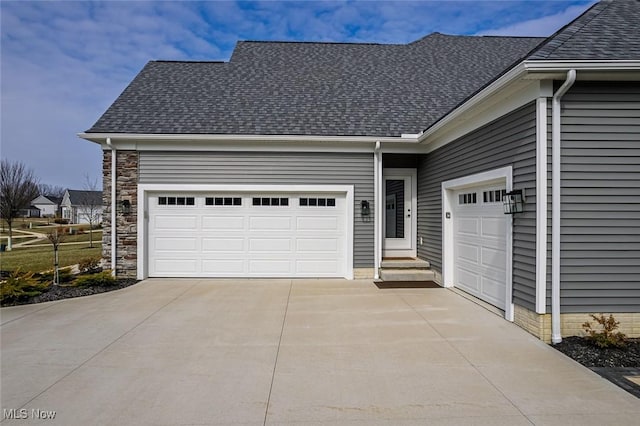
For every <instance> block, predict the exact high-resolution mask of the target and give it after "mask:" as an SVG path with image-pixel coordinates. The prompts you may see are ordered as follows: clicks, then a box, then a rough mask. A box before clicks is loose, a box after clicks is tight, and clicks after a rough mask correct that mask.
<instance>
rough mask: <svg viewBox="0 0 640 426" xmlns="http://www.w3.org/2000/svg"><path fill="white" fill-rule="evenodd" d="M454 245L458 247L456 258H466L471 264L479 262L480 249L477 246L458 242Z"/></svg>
mask: <svg viewBox="0 0 640 426" xmlns="http://www.w3.org/2000/svg"><path fill="white" fill-rule="evenodd" d="M456 247H457V249H458V258H459V259H460V260H466V261H468V262H471V263H473V264H478V263H479V262H480V250H479V249H478V247H477V246H475V245H469V244H464V243H458V244H457V245H456Z"/></svg>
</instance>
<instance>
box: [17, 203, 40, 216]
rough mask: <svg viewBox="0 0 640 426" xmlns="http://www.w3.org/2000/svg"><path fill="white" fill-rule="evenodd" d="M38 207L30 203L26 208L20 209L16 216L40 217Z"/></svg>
mask: <svg viewBox="0 0 640 426" xmlns="http://www.w3.org/2000/svg"><path fill="white" fill-rule="evenodd" d="M40 214H41V212H40V209H39V208H38V207H36V206H34V205H30V206H29V207H27V208H24V209H20V211H19V212H18V217H40Z"/></svg>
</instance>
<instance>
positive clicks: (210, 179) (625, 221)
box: [80, 1, 640, 342]
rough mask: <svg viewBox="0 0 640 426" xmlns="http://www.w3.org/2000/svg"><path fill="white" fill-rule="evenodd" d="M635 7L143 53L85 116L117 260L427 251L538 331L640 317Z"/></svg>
mask: <svg viewBox="0 0 640 426" xmlns="http://www.w3.org/2000/svg"><path fill="white" fill-rule="evenodd" d="M638 22H640V3H639V2H638V1H601V2H600V3H597V4H595V5H593V6H592V7H591V8H590V9H589V10H587V11H586V12H585V13H584V14H582V15H581V16H580V17H578V18H577V19H575V20H574V21H572V22H570V23H568V24H567V25H566V26H565V27H564V28H562V29H561V30H560V31H558V32H557V33H556V34H554V35H552V36H551V37H549V38H546V39H541V38H526V37H473V36H451V35H443V34H438V33H434V34H431V35H428V36H426V37H424V38H422V39H420V40H417V41H415V42H412V43H409V44H406V45H384V44H345V43H293V42H287V43H279V42H239V43H238V44H237V46H236V48H235V50H234V52H233V55H232V56H231V59H230V60H229V62H165V61H152V62H149V63H148V64H147V65H146V66H145V67H144V69H143V70H142V71H141V72H140V73H139V74H138V76H136V78H135V79H134V80H133V81H132V82H131V84H130V85H129V86H128V87H127V88H126V89H125V90H124V92H123V93H122V94H121V95H120V96H119V98H118V99H117V100H116V101H115V102H114V103H113V105H112V106H111V107H110V108H109V109H108V110H107V111H106V112H105V113H104V114H103V115H102V117H100V118H99V119H98V121H97V122H96V123H95V124H94V125H93V126H92V127H91V128H90V129H89V130H88V131H86V132H84V133H81V134H80V136H81V137H83V138H85V139H87V140H89V141H92V142H95V143H98V144H100V145H101V146H102V148H103V152H104V157H103V167H104V197H105V206H106V207H105V208H106V210H105V220H104V226H105V243H104V245H103V247H104V249H103V250H104V253H103V254H104V257H105V260H106V261H107V263H108V264H111V265H115V270H116V273H117V274H118V275H122V276H137V277H138V278H140V279H143V278H146V277H344V278H347V279H351V278H374V279H379V278H380V276H381V273H383V272H384V268H386V267H387V266H385V264H384V263H383V260H384V259H387V258H406V257H409V258H417V259H421V260H423V261H426V262H428V264H429V265H430V268H431V271H432V272H431V273H432V274H433V276H434V280H435V281H436V282H437V283H439V284H440V285H442V286H444V287H455V288H457V289H459V290H461V291H464V292H466V293H467V294H469V295H471V297H474V298H477V299H479V300H481V301H483V302H484V303H487V304H489V305H491V306H493V307H494V308H495V309H498V310H499V311H500V312H501V313H502V315H503V316H504V317H505V319H506V320H508V321H513V322H515V323H516V324H518V325H520V326H521V327H523V328H525V329H526V330H528V331H529V332H531V333H532V334H534V335H535V336H538V337H539V338H541V339H543V340H545V341H549V340H552V341H554V342H559V341H560V340H561V338H562V336H563V335H564V336H567V335H572V334H576V333H580V332H581V327H580V325H581V324H582V323H583V322H584V321H585V320H588V319H589V317H588V314H590V313H600V312H604V313H614V314H615V316H616V318H617V319H618V320H620V321H621V322H622V324H621V330H622V331H623V332H625V333H628V334H629V335H632V336H639V335H640V202H639V200H640V174H639V173H638V170H639V167H640V32H639V31H638V27H637V23H638ZM512 204H515V205H512ZM505 211H506V212H507V213H513V214H505ZM113 223H116V224H117V226H116V227H112V224H113ZM114 241H115V245H114V244H112V242H114ZM387 265H388V263H387Z"/></svg>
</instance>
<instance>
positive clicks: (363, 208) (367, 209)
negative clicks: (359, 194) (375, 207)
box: [360, 200, 371, 216]
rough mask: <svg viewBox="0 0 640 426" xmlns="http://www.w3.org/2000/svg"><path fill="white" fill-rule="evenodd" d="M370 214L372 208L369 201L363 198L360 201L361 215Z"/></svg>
mask: <svg viewBox="0 0 640 426" xmlns="http://www.w3.org/2000/svg"><path fill="white" fill-rule="evenodd" d="M370 214H371V208H370V207H369V202H368V201H367V200H362V201H361V202H360V215H361V216H369V215H370Z"/></svg>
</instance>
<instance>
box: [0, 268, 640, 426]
mask: <svg viewBox="0 0 640 426" xmlns="http://www.w3.org/2000/svg"><path fill="white" fill-rule="evenodd" d="M1 321H2V326H1V328H0V330H1V334H2V335H1V337H2V341H1V343H2V384H1V391H2V394H1V402H2V409H3V417H4V418H6V417H11V416H12V415H13V416H14V417H26V419H24V420H6V419H5V421H3V423H2V424H3V425H4V424H13V423H16V424H20V425H26V424H47V425H49V424H52V425H53V424H61V425H93V424H96V425H128V424H140V425H145V424H148V425H186V424H189V425H206V424H251V425H259V424H288V423H291V424H305V423H308V424H354V425H378V424H390V425H391V424H392V425H398V424H416V425H424V424H430V425H458V424H464V425H467V424H474V425H510V426H511V425H530V424H536V425H588V424H594V425H601V424H615V425H625V424H629V425H631V424H634V425H635V424H638V423H637V422H638V416H640V400H638V399H636V398H635V397H633V396H632V395H630V394H628V393H626V392H625V391H623V390H621V389H619V388H618V387H616V386H614V385H613V384H611V383H609V382H608V381H606V380H604V379H602V378H600V377H599V376H597V375H596V374H594V373H592V372H591V371H589V370H588V369H586V368H583V367H581V366H580V365H579V364H577V363H575V362H573V361H572V360H570V359H568V358H565V357H564V356H563V355H561V354H560V353H558V352H556V351H554V350H553V349H551V348H549V347H548V346H546V345H545V344H544V343H542V342H540V341H538V340H536V339H535V338H533V337H532V336H530V335H528V334H527V333H526V332H525V331H523V330H521V329H520V328H518V327H517V326H515V325H513V324H510V323H508V322H506V321H504V320H503V319H501V318H500V317H498V316H497V315H495V314H493V313H491V312H489V311H487V310H485V309H484V308H482V307H481V306H478V305H476V304H475V303H473V302H471V301H469V300H466V299H465V298H463V297H461V296H459V295H457V294H455V293H453V292H452V291H449V290H446V289H407V290H379V289H377V288H376V287H375V286H374V285H373V284H372V283H371V282H370V281H345V280H294V281H291V280H186V279H182V280H177V279H150V280H146V281H144V282H142V283H140V284H138V285H136V286H134V287H129V288H127V289H123V290H119V291H115V292H112V293H106V294H101V295H97V296H90V297H85V298H79V299H71V300H66V301H60V302H52V303H47V304H41V305H31V306H21V307H14V308H3V309H2V310H1ZM12 409H13V410H14V411H11V410H12ZM21 410H23V411H21ZM38 410H40V411H38ZM52 411H55V418H54V419H53V420H47V421H45V420H42V419H41V418H37V417H42V416H44V417H46V416H51V414H52V413H50V412H52Z"/></svg>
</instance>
